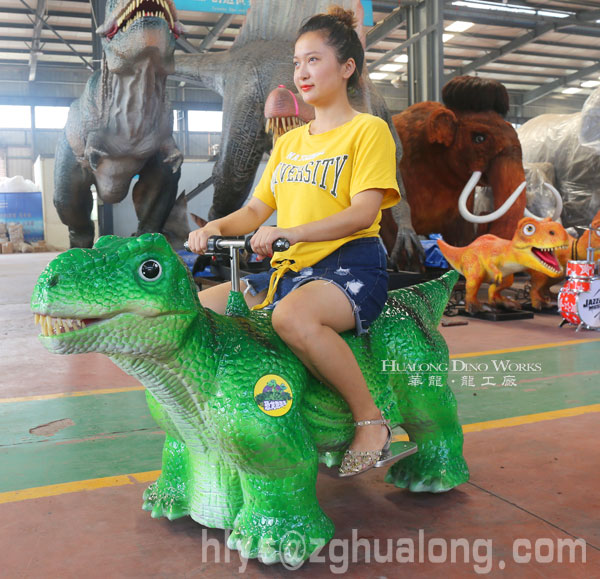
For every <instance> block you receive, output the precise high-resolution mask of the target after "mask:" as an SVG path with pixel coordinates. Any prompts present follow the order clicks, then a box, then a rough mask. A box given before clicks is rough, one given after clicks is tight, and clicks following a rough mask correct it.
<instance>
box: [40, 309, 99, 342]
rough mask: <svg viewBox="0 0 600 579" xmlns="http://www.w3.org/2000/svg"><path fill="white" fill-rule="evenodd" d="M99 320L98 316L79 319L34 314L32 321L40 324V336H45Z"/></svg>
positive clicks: (80, 328) (78, 328) (65, 332)
mask: <svg viewBox="0 0 600 579" xmlns="http://www.w3.org/2000/svg"><path fill="white" fill-rule="evenodd" d="M99 321H100V318H86V319H83V320H80V319H77V318H53V317H52V316H44V315H41V314H34V322H35V323H36V324H38V323H39V324H40V327H41V329H42V336H46V337H47V336H58V335H59V334H67V333H69V332H75V331H77V330H82V329H83V328H86V327H87V326H89V325H91V324H93V323H94V322H99Z"/></svg>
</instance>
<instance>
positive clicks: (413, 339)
mask: <svg viewBox="0 0 600 579" xmlns="http://www.w3.org/2000/svg"><path fill="white" fill-rule="evenodd" d="M457 278H458V274H457V273H456V272H454V271H450V272H448V273H446V274H445V275H444V276H443V277H441V278H439V279H437V280H435V281H430V282H427V283H424V284H420V285H417V286H413V287H410V288H404V289H400V290H395V291H392V292H390V294H389V298H388V301H387V303H386V306H385V308H384V310H383V312H382V313H381V315H380V316H379V318H378V319H377V320H376V321H375V323H374V324H373V325H372V326H371V329H370V331H369V333H367V334H365V335H363V336H360V337H357V336H355V335H354V334H353V333H350V332H348V333H346V334H344V338H345V340H346V341H347V342H348V344H349V345H350V347H351V348H352V351H353V352H354V354H355V356H356V358H357V360H358V363H359V364H360V367H361V369H362V371H363V374H364V376H365V378H366V380H367V383H368V384H369V388H370V390H371V392H372V394H373V397H374V399H375V402H376V404H377V405H378V406H379V408H381V409H382V411H383V413H384V415H385V416H386V417H387V418H389V419H390V421H391V423H392V425H396V426H402V428H404V430H406V432H407V433H408V435H409V438H410V441H411V442H410V443H404V444H405V445H407V447H408V446H410V445H412V446H414V443H416V444H417V445H418V452H416V453H415V454H412V455H411V456H408V457H407V458H405V459H404V460H402V461H400V462H397V463H396V464H394V465H393V466H392V467H391V468H390V469H389V471H388V473H387V475H386V481H387V482H389V483H392V484H394V485H396V486H397V487H401V488H408V489H410V490H412V491H429V492H443V491H447V490H449V489H451V488H453V487H455V486H457V485H459V484H461V483H463V482H465V481H466V480H467V479H468V476H469V474H468V469H467V465H466V463H465V461H464V458H463V456H462V443H463V436H462V430H461V427H460V425H459V423H458V419H457V414H456V400H455V398H454V395H453V394H452V391H451V390H450V388H449V387H448V386H447V367H448V348H447V346H446V343H445V342H444V339H443V338H442V336H441V334H440V333H439V331H438V330H437V325H438V323H439V320H440V318H441V316H442V313H443V310H444V308H445V305H446V303H447V301H448V297H449V294H450V291H451V290H452V287H453V286H454V284H455V283H456V280H457ZM31 308H32V311H33V312H34V314H36V321H39V322H40V324H41V328H42V335H41V336H40V339H41V341H42V343H43V345H44V346H45V347H46V348H47V349H48V350H50V351H51V352H54V353H57V354H76V353H84V352H101V353H103V354H106V355H108V356H109V357H110V359H111V360H112V361H113V362H115V363H116V364H117V365H118V366H119V367H120V368H122V369H123V370H124V371H125V372H127V373H129V374H131V375H132V376H135V377H136V378H137V379H138V380H139V381H140V382H141V383H142V384H143V385H144V386H145V388H146V396H147V400H148V406H149V408H150V412H151V414H152V416H153V417H154V419H155V420H156V422H157V423H158V424H159V426H160V427H161V428H162V429H164V431H165V433H166V438H165V444H164V449H163V455H162V473H161V475H160V477H159V479H158V480H157V481H156V482H155V483H153V484H152V485H151V486H150V487H149V488H148V489H147V490H146V492H145V493H144V509H146V510H149V511H152V516H153V517H160V516H165V517H167V518H169V519H171V520H172V519H176V518H178V517H183V516H185V515H189V516H191V517H192V518H193V519H194V520H195V521H197V522H199V523H201V524H203V525H206V526H208V527H217V528H223V529H232V533H231V534H230V536H229V539H228V544H229V547H230V548H232V549H239V550H240V551H241V554H242V555H243V556H244V557H248V558H254V557H258V558H259V559H260V560H261V561H263V562H265V563H273V562H276V561H285V562H286V563H298V562H301V560H302V559H306V558H308V557H309V556H310V555H311V553H312V552H313V551H314V550H316V549H317V547H319V546H322V545H323V544H324V543H325V542H326V541H328V540H329V539H331V537H332V536H333V532H334V528H333V524H332V522H331V520H330V519H329V518H328V517H327V516H326V515H325V514H324V513H323V511H322V510H321V508H320V506H319V504H318V502H317V498H316V492H315V486H316V478H317V465H318V463H319V461H321V462H324V463H326V464H327V465H329V466H333V465H336V464H339V462H340V461H341V458H342V456H343V452H344V450H345V448H346V447H347V446H348V444H349V443H350V441H351V440H352V436H353V422H352V416H351V414H350V412H349V409H348V407H347V405H346V403H345V402H344V401H343V399H342V398H341V397H340V396H339V395H338V394H336V393H335V392H333V391H332V390H330V389H329V388H327V387H326V386H324V385H323V384H321V383H320V382H319V381H317V380H316V379H315V378H314V377H313V376H312V375H311V374H310V373H309V372H308V370H307V369H306V368H305V367H304V366H303V365H302V363H301V362H300V361H299V360H298V359H297V358H296V357H295V356H294V355H293V354H292V352H291V351H290V350H289V349H288V347H287V346H286V345H285V344H284V343H283V342H282V341H281V339H280V338H279V337H278V336H277V334H276V333H275V332H274V331H273V328H272V326H271V323H270V312H264V311H258V312H251V311H249V310H248V308H247V307H246V304H245V301H244V298H243V296H242V294H240V293H239V292H232V293H231V295H230V300H229V304H228V311H227V314H226V315H219V314H216V313H214V312H212V311H210V310H207V309H204V308H203V307H202V306H201V305H200V303H199V301H198V296H197V293H196V286H195V284H194V281H193V279H192V277H191V275H190V273H189V270H188V269H187V268H186V267H185V265H184V264H183V262H182V261H181V259H180V258H179V256H178V255H177V254H176V253H175V252H174V251H173V250H172V249H171V247H170V246H169V244H168V243H167V241H166V240H165V238H164V237H163V236H162V235H160V234H145V235H142V236H140V237H137V238H119V237H115V236H106V237H102V238H100V239H99V240H98V241H97V243H96V244H95V245H94V248H93V249H71V250H69V251H67V252H65V253H63V254H61V255H59V256H58V257H56V258H55V259H54V260H53V261H52V262H51V263H50V264H49V265H48V267H47V268H46V270H45V271H44V272H43V273H42V274H41V275H40V277H39V280H38V282H37V285H36V287H35V290H34V293H33V296H32V300H31ZM408 363H410V364H411V365H414V366H416V367H419V368H424V367H427V368H429V369H431V372H425V373H424V374H425V375H426V376H427V375H428V376H429V380H428V381H425V383H423V384H417V383H416V381H414V380H411V379H410V378H411V377H410V375H409V374H407V373H403V372H398V371H390V370H393V369H395V368H396V369H397V368H399V367H403V365H404V364H408ZM298 535H300V536H302V538H303V541H304V543H305V545H306V549H303V550H301V552H298V551H297V550H296V549H295V546H296V545H295V543H294V539H295V538H296V537H297V536H298ZM297 559H299V561H298V560H297Z"/></svg>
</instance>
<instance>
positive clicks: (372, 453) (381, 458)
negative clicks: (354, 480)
mask: <svg viewBox="0 0 600 579" xmlns="http://www.w3.org/2000/svg"><path fill="white" fill-rule="evenodd" d="M376 424H382V425H384V426H385V427H386V428H387V430H388V436H387V440H386V441H385V444H384V445H383V448H382V449H381V450H352V449H350V448H349V449H347V450H346V453H345V454H344V458H343V460H342V464H341V465H340V468H339V476H340V477H348V476H355V475H357V474H362V473H363V472H367V471H368V470H371V469H372V468H379V467H381V466H386V465H388V464H392V463H393V462H395V461H397V460H400V459H401V458H404V457H405V456H409V455H410V454H413V453H415V452H417V445H416V444H415V443H414V442H398V443H394V446H395V447H396V448H394V449H393V450H392V429H391V428H390V421H389V420H387V419H385V418H383V415H382V416H381V418H380V419H378V420H359V421H357V422H355V423H354V426H370V425H376ZM398 446H399V447H400V448H398Z"/></svg>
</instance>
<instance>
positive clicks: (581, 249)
mask: <svg viewBox="0 0 600 579" xmlns="http://www.w3.org/2000/svg"><path fill="white" fill-rule="evenodd" d="M591 227H592V228H593V230H592V232H591V234H590V231H589V230H586V231H584V233H583V234H582V235H581V236H580V237H578V238H575V237H573V236H572V235H569V237H568V246H567V247H565V248H564V249H559V250H557V251H555V252H554V254H555V255H556V259H558V263H560V265H561V267H562V270H561V275H560V276H558V277H550V276H547V275H545V274H544V273H542V272H541V271H536V270H532V269H528V270H527V273H528V274H529V275H530V276H531V290H530V292H529V296H530V297H531V305H532V307H533V308H534V309H536V310H541V309H542V308H544V307H549V306H550V305H551V304H552V300H553V299H556V296H553V295H552V293H551V292H550V288H551V287H552V286H553V285H554V284H556V283H559V282H561V281H562V280H563V279H564V278H565V273H566V267H567V262H568V261H570V260H571V261H573V260H574V261H577V260H579V261H583V260H586V259H587V257H588V246H589V247H592V248H593V249H594V257H593V259H594V261H596V260H597V259H598V257H600V231H598V230H599V229H600V211H598V213H597V214H596V216H595V217H594V219H593V220H592V223H591Z"/></svg>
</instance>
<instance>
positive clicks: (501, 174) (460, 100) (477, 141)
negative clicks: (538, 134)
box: [393, 76, 525, 245]
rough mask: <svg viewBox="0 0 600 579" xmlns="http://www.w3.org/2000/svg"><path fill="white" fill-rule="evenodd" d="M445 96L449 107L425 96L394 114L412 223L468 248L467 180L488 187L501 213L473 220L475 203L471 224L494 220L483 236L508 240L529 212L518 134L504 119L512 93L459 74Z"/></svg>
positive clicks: (472, 233)
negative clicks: (462, 200) (463, 195)
mask: <svg viewBox="0 0 600 579" xmlns="http://www.w3.org/2000/svg"><path fill="white" fill-rule="evenodd" d="M442 94H443V99H444V103H445V104H446V106H444V105H442V104H440V103H437V102H431V101H426V102H422V103H417V104H415V105H412V106H411V107H409V108H408V109H406V110H405V111H404V112H402V113H400V114H398V115H394V117H393V120H394V126H395V127H396V130H397V131H398V134H399V136H400V140H401V141H402V148H403V156H402V160H401V162H400V172H401V174H402V180H403V181H404V186H405V189H406V195H407V198H408V203H409V205H410V209H411V217H412V224H413V227H414V228H415V231H416V232H417V233H419V234H424V235H426V234H429V233H441V234H442V236H443V237H444V239H446V240H447V241H449V242H450V243H452V244H454V245H466V244H467V243H469V242H470V241H471V240H473V238H474V237H475V228H474V226H473V224H472V223H469V222H468V221H466V220H465V218H463V217H462V216H461V212H460V211H459V197H460V196H461V192H463V189H464V188H465V186H466V185H468V187H469V188H470V190H472V189H473V188H474V187H475V186H476V185H477V184H480V185H489V186H490V187H491V188H492V191H493V198H494V208H495V209H500V208H502V211H505V213H504V215H503V216H500V215H498V212H494V214H492V215H490V216H486V217H485V218H483V219H482V218H481V216H480V217H479V219H474V217H475V216H473V215H472V213H470V212H471V211H472V207H473V203H472V201H469V202H468V203H466V208H467V209H468V211H466V212H465V211H463V212H462V213H464V215H465V216H466V217H467V218H469V219H470V220H471V221H478V222H483V221H492V222H491V223H490V224H489V225H480V226H479V231H478V232H479V233H485V232H489V233H491V234H494V235H497V236H499V237H503V238H508V239H510V238H511V237H512V235H513V233H514V231H515V228H516V225H517V223H518V221H519V219H521V218H522V217H523V212H524V210H525V193H524V182H525V173H524V170H523V163H522V158H521V145H520V143H519V139H518V137H517V133H516V131H515V130H514V129H513V127H512V126H511V125H510V123H508V122H506V121H505V120H504V118H503V117H504V115H505V114H506V113H507V111H508V93H507V92H506V89H505V88H504V86H503V85H502V84H500V83H499V82H497V81H492V80H486V79H482V78H478V77H469V76H462V77H456V78H454V79H452V80H451V81H450V82H448V83H447V84H446V85H445V86H444V89H443V93H442ZM494 219H496V220H495V221H493V220H494Z"/></svg>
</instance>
